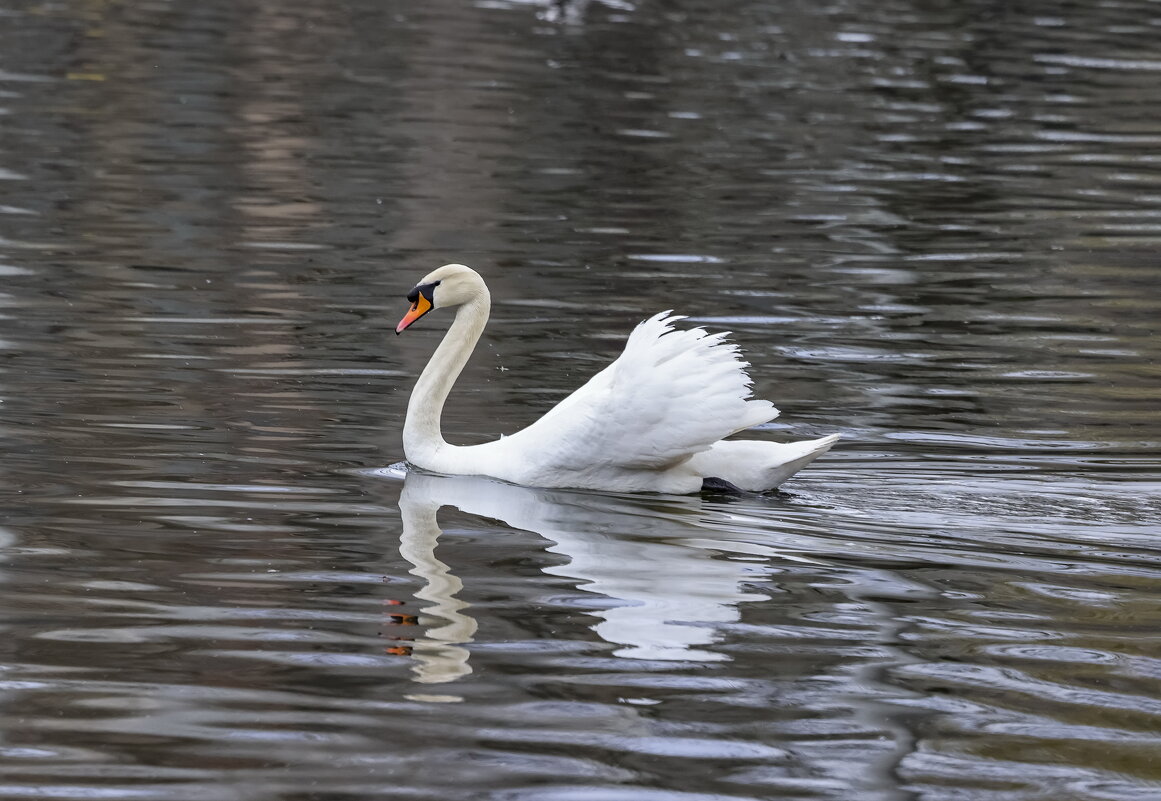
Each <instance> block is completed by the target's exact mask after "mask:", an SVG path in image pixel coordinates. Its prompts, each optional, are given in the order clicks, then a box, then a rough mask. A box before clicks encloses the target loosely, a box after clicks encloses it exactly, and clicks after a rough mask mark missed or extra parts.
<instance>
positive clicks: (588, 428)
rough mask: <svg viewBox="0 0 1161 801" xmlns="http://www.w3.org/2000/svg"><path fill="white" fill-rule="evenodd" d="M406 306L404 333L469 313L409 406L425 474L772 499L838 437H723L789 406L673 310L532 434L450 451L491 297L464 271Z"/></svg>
mask: <svg viewBox="0 0 1161 801" xmlns="http://www.w3.org/2000/svg"><path fill="white" fill-rule="evenodd" d="M407 298H408V300H410V301H412V304H413V305H412V307H411V311H409V312H408V313H407V315H406V316H405V317H404V318H403V319H402V320H400V322H399V325H398V326H397V327H396V329H395V331H396V333H401V332H402V331H403V330H404V329H405V328H407V327H408V326H410V325H411V324H412V323H414V322H415V321H416V320H418V319H419V318H420V317H422V316H423V315H424V314H426V313H427V312H429V311H431V310H432V309H438V308H446V307H451V306H458V307H459V309H458V311H457V312H456V316H455V321H454V322H453V323H452V325H451V328H449V329H448V332H447V334H446V335H445V336H444V338H443V341H442V342H441V343H440V345H439V347H438V348H436V351H435V353H434V354H432V357H431V361H430V362H429V363H428V365H427V367H426V368H425V369H424V371H423V374H422V375H421V376H420V377H419V381H418V383H417V384H416V385H415V390H414V391H413V392H412V394H411V401H410V402H409V403H408V405H407V420H406V422H405V423H404V426H403V450H404V452H405V453H406V454H407V459H408V461H409V462H411V463H412V464H414V465H417V466H419V467H422V468H424V469H426V470H433V471H436V472H439V473H446V474H450V475H480V476H492V477H494V478H500V479H503V480H505V481H511V482H512V483H515V484H523V485H526V486H534V487H576V488H584V489H599V490H611V491H622V492H669V493H679V494H680V493H690V492H696V491H698V490H699V489H701V487H702V482H703V480H705V479H718V480H723V481H726V482H729V483H730V484H733V485H735V486H736V487H740V488H741V489H746V490H755V491H762V490H769V489H773V488H774V487H777V486H778V485H779V484H780V483H782V482H783V481H785V480H786V479H787V478H788V477H790V476H791V475H793V474H794V473H795V472H797V471H798V470H799V469H801V468H802V467H804V466H805V465H806V464H808V463H809V462H810V461H811V460H813V459H814V458H815V457H817V456H819V455H820V454H823V453H825V452H826V451H827V450H829V449H830V446H831V445H833V444H834V442H835V440H837V439H838V435H831V436H829V437H822V438H821V439H816V440H809V441H804V442H792V443H786V444H782V443H775V442H758V441H752V440H744V441H724V440H723V437H727V436H729V435H730V434H735V433H737V432H739V431H743V430H745V429H747V428H750V427H751V426H755V425H758V424H760V423H765V422H768V421H770V420H772V419H774V418H775V417H776V416H777V415H778V410H777V409H775V408H774V406H773V405H772V404H771V403H770V402H769V401H764V400H750V399H749V398H750V378H749V376H747V375H746V370H745V368H746V367H747V364H746V362H743V361H742V360H741V358H740V356H739V355H738V349H737V347H736V346H734V345H730V344H727V343H726V342H725V341H724V337H725V335H724V334H707V333H706V332H705V331H703V330H702V329H700V328H694V329H692V330H688V331H680V330H675V329H674V328H673V326H672V322H673V321H674V320H679V319H682V318H680V317H671V316H667V315H668V312H664V313H662V314H658V315H655V316H654V317H651V318H650V319H648V320H646V321H645V322H643V323H641V324H640V325H639V326H637V328H636V329H635V330H634V331H633V333H632V334H631V335H630V336H629V341H628V342H627V343H626V344H625V351H624V353H622V354H621V356H620V357H619V358H618V359H617V360H616V361H614V362H613V363H612V364H611V365H609V366H608V367H607V368H605V369H604V370H602V371H601V372H600V373H598V374H597V375H595V376H594V377H593V378H592V379H590V380H589V382H588V383H587V384H585V385H584V386H582V387H581V388H580V389H578V390H577V391H576V392H574V393H573V394H572V395H570V396H568V397H567V398H565V399H564V400H563V401H561V402H560V404H558V405H557V406H556V407H555V408H553V409H551V410H550V411H549V412H548V413H547V414H546V415H544V417H542V418H541V419H540V420H538V421H537V422H535V423H533V424H532V425H530V426H529V427H528V428H525V429H524V430H523V431H519V432H517V433H516V434H513V435H512V436H510V437H505V438H502V439H499V440H497V441H495V442H488V443H484V444H482V445H472V446H468V447H457V446H455V445H449V444H448V443H447V442H445V441H444V439H443V435H442V433H441V432H440V425H439V421H440V415H441V414H442V412H443V404H444V401H445V400H447V396H448V393H449V392H450V391H451V388H452V384H454V383H455V380H456V378H457V377H458V376H459V374H460V371H461V370H463V367H464V364H465V363H467V360H468V357H469V356H471V353H472V350H473V349H474V348H475V346H476V342H477V341H479V338H480V335H481V334H482V333H483V331H484V325H485V324H486V323H487V322H488V313H489V310H490V309H491V298H490V295H489V294H488V288H487V287H486V286H485V285H484V281H483V279H482V278H480V276H479V274H477V273H476V272H475V271H474V270H472V269H470V268H468V267H465V266H463V265H462V264H446V265H444V266H443V267H440V268H439V269H438V270H435V271H434V272H432V273H430V274H428V275H427V276H426V277H424V278H423V280H422V281H420V282H419V284H417V285H416V287H415V288H414V289H413V290H411V292H410V294H408V296H407Z"/></svg>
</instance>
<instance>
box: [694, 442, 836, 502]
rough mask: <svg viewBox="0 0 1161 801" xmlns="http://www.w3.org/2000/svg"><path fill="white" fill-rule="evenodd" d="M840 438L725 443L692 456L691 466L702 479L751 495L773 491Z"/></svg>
mask: <svg viewBox="0 0 1161 801" xmlns="http://www.w3.org/2000/svg"><path fill="white" fill-rule="evenodd" d="M839 438H840V435H839V434H831V435H829V436H826V437H821V438H820V439H808V440H803V441H801V442H784V443H782V442H755V441H753V440H728V441H723V442H717V443H714V445H713V446H712V447H711V448H710V449H709V450H708V451H703V452H701V453H697V454H694V456H693V458H692V459H690V462H689V463H690V465H691V466H692V467H693V469H694V470H696V471H697V472H698V473H699V474H700V475H701V477H702V478H703V479H707V478H718V479H721V480H723V481H727V482H729V483H730V484H733V485H734V486H735V487H737V488H739V489H743V490H748V491H750V492H766V491H768V490H772V489H775V488H776V487H777V486H778V485H779V484H781V483H782V482H783V481H785V480H786V479H788V478H790V477H791V476H792V475H794V474H795V473H797V472H798V471H799V470H801V469H802V468H804V467H806V466H807V465H808V464H810V463H811V462H813V461H814V460H815V459H817V458H818V457H819V456H822V455H823V454H824V453H826V452H827V451H829V450H830V448H831V446H832V445H834V444H835V443H836V442H838V441H839Z"/></svg>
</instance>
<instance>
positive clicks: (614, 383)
mask: <svg viewBox="0 0 1161 801" xmlns="http://www.w3.org/2000/svg"><path fill="white" fill-rule="evenodd" d="M682 319H684V317H681V316H673V315H672V314H671V313H670V312H661V313H660V314H656V315H654V316H653V317H650V318H649V319H648V320H645V321H644V322H642V323H641V324H640V325H638V326H637V327H636V328H635V329H634V330H633V333H632V334H630V336H629V340H628V341H627V342H626V343H625V351H624V352H623V353H622V354H621V356H620V357H619V358H618V359H617V360H616V361H614V362H613V363H612V364H610V365H609V366H608V367H606V368H605V369H604V370H602V371H601V372H600V373H598V374H597V375H595V376H593V377H592V379H590V380H589V382H588V383H586V384H585V385H584V386H582V387H581V388H580V389H578V390H577V391H576V392H574V393H572V394H571V395H569V396H568V397H567V398H565V399H564V400H563V401H561V403H560V404H558V405H557V406H556V407H555V408H554V409H552V410H551V411H550V412H549V413H548V414H546V415H545V416H544V417H542V418H541V419H540V420H538V421H537V422H536V423H534V424H533V425H531V426H529V427H528V428H526V429H524V430H523V431H520V432H518V433H517V434H514V435H513V436H512V437H511V438H510V439H520V440H522V441H521V442H520V446H521V447H520V451H521V452H522V453H525V454H532V453H535V454H536V456H535V457H534V458H535V460H536V462H537V465H536V470H537V471H538V472H540V471H545V472H548V471H568V472H579V473H584V472H590V471H594V470H595V471H601V470H610V469H612V470H616V469H624V470H664V469H666V468H669V467H672V466H675V465H678V464H680V463H682V462H683V461H685V460H686V459H688V458H689V457H690V456H692V455H693V454H695V453H698V452H700V451H703V450H705V449H706V448H708V447H709V446H710V445H712V444H713V443H714V442H717V441H718V440H720V439H722V438H723V437H726V436H729V435H730V434H733V433H735V432H737V431H741V430H742V429H746V428H749V427H751V426H754V425H758V424H759V423H765V422H767V421H768V420H773V419H774V418H775V417H777V416H778V410H777V409H775V408H774V406H773V404H771V403H770V402H769V401H764V400H752V399H750V394H751V393H750V386H751V382H750V377H749V376H748V375H747V374H746V369H745V368H746V367H748V366H749V364H748V363H747V362H744V361H742V359H741V356H740V355H739V353H738V347H737V346H736V345H734V344H732V343H730V342H727V341H726V340H725V337H726V336H727V334H725V333H721V334H710V333H707V332H706V331H705V330H704V329H701V328H693V329H688V330H677V329H674V327H673V322H674V321H676V320H682Z"/></svg>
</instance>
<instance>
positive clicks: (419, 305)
mask: <svg viewBox="0 0 1161 801" xmlns="http://www.w3.org/2000/svg"><path fill="white" fill-rule="evenodd" d="M429 311H431V301H430V300H428V299H427V298H426V297H424V296H423V294H422V293H420V295H419V297H417V298H416V299H415V303H412V304H411V311H409V312H407V314H405V315H403V319H402V320H400V321H399V325H397V326H395V333H396V334H402V333H403V329H405V328H407V326H409V325H411V324H412V323H414V322H415V321H416V320H418V319H419V318H420V317H422V316H423V315H425V314H427V313H428V312H429Z"/></svg>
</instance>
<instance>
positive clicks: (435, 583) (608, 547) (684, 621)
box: [399, 470, 793, 682]
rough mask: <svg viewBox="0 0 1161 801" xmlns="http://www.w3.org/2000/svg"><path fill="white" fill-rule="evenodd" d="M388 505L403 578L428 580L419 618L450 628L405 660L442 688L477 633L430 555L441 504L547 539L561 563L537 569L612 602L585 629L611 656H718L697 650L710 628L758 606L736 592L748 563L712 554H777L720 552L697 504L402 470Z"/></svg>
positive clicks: (727, 547) (737, 548)
mask: <svg viewBox="0 0 1161 801" xmlns="http://www.w3.org/2000/svg"><path fill="white" fill-rule="evenodd" d="M399 506H400V509H401V510H402V512H403V527H404V540H405V547H404V548H403V555H404V556H405V557H406V558H407V559H408V560H409V561H410V562H411V563H412V564H414V565H415V566H416V569H415V570H413V571H412V573H414V574H416V575H420V576H422V577H424V578H426V579H427V580H428V582H429V584H428V586H427V587H426V588H425V589H424V590H423V591H422V593H420V594H419V595H420V597H422V598H426V599H428V600H431V601H434V602H435V605H434V606H432V607H428V608H427V609H425V610H423V611H424V613H425V614H434V615H437V616H440V617H442V618H444V619H446V620H448V621H449V623H448V625H445V626H442V627H440V628H438V629H435V630H430V631H429V632H428V636H427V637H426V638H424V639H422V640H420V641H418V642H417V643H416V644H415V653H416V654H417V655H418V656H419V657H420V659H422V660H424V664H423V667H421V668H419V669H418V670H417V672H418V673H419V675H420V681H428V682H431V681H448V680H451V679H453V678H458V677H459V676H461V675H464V674H465V673H468V672H470V670H471V668H470V667H469V666H468V665H467V663H466V661H465V660H466V651H464V649H462V648H458V647H457V646H455V645H454V643H456V642H459V643H464V642H468V641H469V640H470V638H471V636H472V635H473V634H474V632H475V629H476V626H475V623H474V622H471V621H470V618H469V617H468V611H469V610H468V609H467V607H466V605H465V604H464V603H463V602H462V601H458V600H456V599H455V597H454V596H455V593H457V592H459V591H460V589H461V588H462V584H461V583H460V582H459V581H458V579H456V578H455V577H454V576H452V575H450V573H448V571H447V568H446V566H445V565H444V564H443V562H441V561H439V560H437V559H436V558H435V555H434V550H435V545H436V537H437V536H438V535H439V533H440V532H439V528H438V524H437V522H436V512H437V511H438V509H439V508H440V507H442V506H454V507H457V508H459V509H460V510H462V511H464V512H467V513H469V514H473V515H479V516H481V517H488V518H492V519H496V520H501V521H503V522H504V523H506V524H508V525H509V526H511V527H513V528H518V529H523V530H526V531H532V532H535V533H537V534H540V535H541V536H543V537H545V538H546V539H549V540H552V541H553V543H555V544H554V545H552V546H551V547H549V548H548V550H549V551H551V552H553V553H558V554H562V555H564V556H567V557H568V558H569V560H570V561H569V563H568V564H566V565H560V566H553V567H549V568H545V572H546V573H551V574H554V575H560V576H567V577H569V578H574V579H580V580H581V582H582V583H580V584H579V585H578V586H579V588H580V589H583V590H587V591H589V592H594V593H599V594H601V595H604V596H607V597H609V598H611V599H613V600H614V601H616V602H617V604H616V605H615V606H612V607H611V608H607V609H601V610H599V611H595V612H593V613H592V614H593V615H594V616H596V617H598V618H601V622H599V623H598V624H597V625H596V626H594V627H593V630H594V631H596V632H597V634H599V635H600V636H601V638H602V639H603V640H605V641H607V642H609V643H612V644H613V645H616V646H619V648H618V650H617V651H615V653H616V654H617V655H618V656H625V657H633V658H639V659H685V660H701V661H710V660H720V659H724V658H726V657H725V656H724V655H722V654H719V653H716V652H713V651H708V650H704V649H700V648H697V647H696V646H702V645H707V644H710V643H713V642H715V641H716V640H717V639H718V633H717V632H716V631H715V629H714V625H713V624H720V623H727V622H733V621H736V620H738V617H739V613H738V610H737V607H736V605H737V604H738V603H741V602H743V601H761V600H766V596H765V595H762V594H759V593H754V592H745V591H743V590H742V589H741V587H740V585H741V584H742V582H745V581H751V580H753V579H754V578H755V574H754V573H753V572H752V571H753V567H754V565H753V563H752V562H738V561H733V560H729V559H722V558H714V556H715V555H717V554H718V553H719V552H722V551H725V552H730V551H733V552H736V553H742V554H747V555H760V556H778V555H780V554H778V553H777V552H775V551H774V550H773V549H770V548H767V547H765V546H761V545H755V544H753V543H750V542H736V543H735V542H730V541H729V532H728V531H727V532H721V533H722V534H723V535H724V536H720V537H719V536H718V526H721V525H722V524H723V523H726V521H725V520H715V519H713V517H712V516H711V515H709V514H708V513H706V512H704V511H703V510H702V509H701V501H700V499H697V498H674V497H670V498H648V499H644V498H636V497H631V496H620V497H608V496H603V495H597V494H592V493H585V492H571V491H562V490H544V489H532V488H529V487H517V486H514V485H511V484H503V483H500V482H497V481H492V480H490V479H486V478H480V477H475V476H437V475H431V474H427V473H420V472H417V471H414V470H413V471H411V472H409V473H408V474H407V477H406V481H405V484H404V487H403V493H402V495H401V496H400V501H399ZM721 517H723V518H724V517H725V516H724V515H722V516H721ZM445 558H447V557H445ZM786 558H793V557H786ZM448 561H453V560H451V559H449V560H448Z"/></svg>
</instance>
